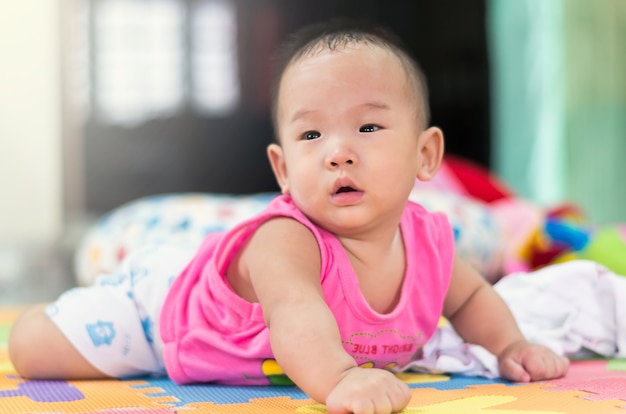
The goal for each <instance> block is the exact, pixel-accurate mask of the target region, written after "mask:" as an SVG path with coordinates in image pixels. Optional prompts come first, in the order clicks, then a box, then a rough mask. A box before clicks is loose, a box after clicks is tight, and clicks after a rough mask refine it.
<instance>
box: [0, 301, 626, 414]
mask: <svg viewBox="0 0 626 414" xmlns="http://www.w3.org/2000/svg"><path fill="white" fill-rule="evenodd" d="M18 312H19V311H18V310H14V309H4V310H2V309H0V413H2V414H14V413H20V414H22V413H24V414H26V413H28V414H58V413H76V414H92V413H98V414H122V413H124V414H172V413H180V414H195V413H216V414H217V413H242V414H243V413H268V414H269V413H276V414H283V413H284V414H287V413H325V412H326V410H325V408H324V406H323V405H320V404H318V403H316V402H315V401H313V400H311V399H309V398H308V397H307V396H306V395H305V394H304V393H303V392H302V391H300V390H299V389H297V388H296V387H291V386H267V387H232V386H219V385H211V384H203V385H185V386H181V385H176V384H175V383H173V382H172V381H170V380H168V379H165V378H138V379H132V380H105V381H33V380H25V379H23V378H21V377H19V376H18V375H17V374H16V373H15V370H14V369H13V366H12V365H11V363H10V361H9V358H8V352H7V339H8V334H9V329H10V326H11V324H12V323H13V321H14V320H15V318H16V317H17V315H18ZM401 378H402V379H403V380H405V381H406V382H407V383H408V384H409V385H410V387H411V389H412V393H413V397H412V399H411V402H410V403H409V405H408V407H407V408H405V409H404V410H403V411H402V413H405V414H418V413H419V414H431V413H432V414H441V413H461V414H477V413H485V414H522V413H533V414H557V413H561V414H610V413H616V414H626V361H624V360H588V361H574V362H572V365H571V368H570V371H569V372H568V374H567V376H566V377H564V378H561V379H558V380H553V381H545V382H538V383H531V384H515V383H510V382H506V381H500V380H489V379H485V378H479V377H465V376H459V375H429V374H418V373H406V374H402V375H401Z"/></svg>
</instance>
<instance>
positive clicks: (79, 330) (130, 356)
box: [9, 22, 568, 413]
mask: <svg viewBox="0 0 626 414" xmlns="http://www.w3.org/2000/svg"><path fill="white" fill-rule="evenodd" d="M278 63H279V65H278V77H277V81H276V86H275V90H274V105H273V121H274V125H275V131H276V135H277V142H276V143H272V144H270V145H269V147H268V149H267V154H268V157H269V161H270V164H271V166H272V169H273V172H274V174H275V176H276V180H277V182H278V185H279V186H280V189H281V193H282V194H281V195H279V196H277V197H276V198H275V199H274V200H273V201H272V202H271V203H270V205H269V206H268V208H267V209H266V210H265V211H264V212H263V213H262V214H260V215H258V216H257V217H254V218H252V219H250V220H247V221H245V222H244V223H242V224H240V225H238V226H236V227H235V228H233V229H232V230H230V231H227V232H225V233H219V234H218V233H214V234H211V235H209V236H208V237H207V238H206V240H205V241H204V242H203V244H202V246H201V247H200V248H199V249H195V251H191V250H190V249H188V248H186V247H182V246H153V247H149V248H145V249H142V250H140V251H137V252H135V253H134V254H132V255H131V256H130V257H129V258H128V259H127V260H126V261H125V262H124V263H123V265H122V266H121V268H120V269H119V271H118V272H116V273H115V274H112V275H105V276H101V277H100V278H99V279H98V280H97V281H96V283H95V284H94V286H91V287H88V288H76V289H73V290H70V291H69V292H67V293H65V294H64V295H62V296H61V297H60V298H59V299H58V300H57V301H56V302H55V303H54V304H51V305H41V306H38V307H35V308H33V309H31V310H29V311H27V312H25V314H24V315H23V316H22V317H21V318H20V319H19V320H18V321H17V323H16V324H15V326H14V328H13V331H12V333H11V337H10V344H9V352H10V356H11V360H12V362H13V364H14V366H15V368H16V370H17V371H18V372H19V373H20V374H21V375H23V376H25V377H30V378H64V379H76V378H106V377H127V376H134V375H142V374H151V375H169V377H170V378H172V379H173V380H174V381H176V382H178V383H196V382H217V383H223V384H240V385H241V384H243V385H246V384H250V385H258V384H269V383H272V382H273V379H275V371H276V369H277V367H279V369H280V370H279V373H280V372H283V373H284V374H285V375H286V377H288V378H289V379H290V380H291V381H293V382H294V383H295V384H296V385H298V386H299V387H300V388H301V389H302V390H303V391H304V392H306V393H307V394H308V395H310V396H311V397H312V398H314V399H315V400H317V401H319V402H321V403H325V404H326V406H327V409H328V411H329V412H330V413H350V412H353V413H389V412H393V411H398V410H401V409H402V408H404V407H405V406H406V405H407V404H408V402H409V400H410V398H411V393H410V391H409V388H408V386H407V385H406V384H405V383H404V382H402V381H400V380H399V379H398V378H397V377H396V376H395V375H394V374H393V373H392V371H394V370H401V369H402V368H403V367H405V366H406V365H407V364H408V363H409V362H411V361H413V360H415V359H418V358H419V357H420V354H421V350H422V346H423V345H424V344H425V343H426V342H427V341H428V339H429V338H430V337H431V335H432V334H433V332H434V331H435V329H436V327H437V324H438V321H439V319H440V317H441V316H442V315H443V316H445V317H446V318H447V319H448V320H449V321H450V322H451V323H452V325H453V326H454V328H455V329H456V331H457V332H458V333H459V334H460V335H461V336H462V337H463V338H464V340H466V341H468V342H471V343H475V344H479V345H482V346H483V347H485V348H486V349H487V350H489V351H490V352H492V353H493V354H495V355H496V356H497V357H498V361H499V369H500V373H501V375H502V376H503V377H504V378H508V379H510V380H513V381H521V382H526V381H534V380H544V379H550V378H555V377H559V376H562V375H563V374H564V373H565V372H566V371H567V368H568V360H567V359H566V358H564V357H561V356H558V355H556V354H554V353H553V352H552V351H550V350H548V349H547V348H545V347H542V346H539V345H533V344H530V343H528V342H527V341H526V340H525V339H524V337H523V336H522V334H521V333H520V331H519V329H518V327H517V325H516V323H515V320H514V319H513V317H512V315H511V313H510V311H509V310H508V308H507V306H506V304H505V303H504V302H503V301H502V300H501V299H500V297H499V296H498V295H497V294H496V293H495V292H494V290H493V289H492V288H491V286H490V285H489V284H488V283H486V282H485V280H484V278H483V277H481V275H479V274H478V273H477V272H476V271H475V270H474V269H473V268H471V267H470V266H469V265H468V264H466V263H465V262H464V261H462V260H461V259H459V258H458V257H456V256H455V254H454V240H453V234H452V230H451V227H450V225H449V223H448V221H447V219H446V217H445V216H444V215H442V214H440V213H429V212H428V211H426V210H425V209H424V208H423V207H421V206H420V205H417V204H415V203H412V202H409V201H408V197H409V193H410V192H411V189H412V188H413V185H414V182H415V179H416V178H417V179H419V180H422V181H428V180H430V179H432V178H433V176H434V175H435V173H436V172H437V169H438V168H439V165H440V163H441V160H442V156H443V152H444V141H443V134H442V131H441V130H440V129H439V128H436V127H432V126H429V110H428V102H427V90H426V83H425V80H424V77H423V75H422V72H421V70H420V69H419V67H418V65H417V63H416V62H415V61H414V60H412V59H411V58H410V57H409V55H408V54H407V53H406V52H405V51H404V49H403V48H402V46H401V45H400V43H399V42H398V41H397V40H396V39H395V38H394V37H393V36H391V35H390V34H389V33H387V32H385V31H383V30H381V29H376V28H370V27H363V26H360V25H356V24H352V23H345V22H343V23H342V22H332V23H329V24H321V25H313V26H309V27H307V28H305V29H303V30H301V31H299V32H298V33H296V34H295V35H294V36H292V37H291V38H290V39H289V40H288V41H287V43H286V44H285V45H284V47H283V48H282V49H281V51H280V54H279V61H278Z"/></svg>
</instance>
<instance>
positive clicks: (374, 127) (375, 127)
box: [359, 124, 380, 132]
mask: <svg viewBox="0 0 626 414" xmlns="http://www.w3.org/2000/svg"><path fill="white" fill-rule="evenodd" d="M379 129H380V127H379V126H378V125H373V124H368V125H363V126H362V127H361V128H359V132H376V131H378V130H379Z"/></svg>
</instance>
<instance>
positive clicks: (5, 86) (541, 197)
mask: <svg viewBox="0 0 626 414" xmlns="http://www.w3.org/2000/svg"><path fill="white" fill-rule="evenodd" d="M332 16H352V17H358V18H363V19H367V20H371V21H374V22H378V23H382V24H384V25H387V26H390V27H391V28H393V30H394V31H396V32H397V33H398V34H399V35H400V36H401V37H402V38H403V39H404V40H405V42H406V44H407V46H408V47H409V49H410V50H411V51H412V53H413V54H414V55H415V57H416V58H417V59H418V61H419V62H420V64H421V66H422V67H423V69H424V71H425V73H426V76H427V78H428V84H429V88H430V103H431V106H432V114H433V117H432V123H433V124H435V125H437V126H440V127H442V128H443V130H444V133H445V136H446V142H447V151H448V152H450V153H454V154H457V155H460V156H463V157H465V158H467V159H469V160H472V161H475V162H477V163H479V164H481V165H483V166H485V167H487V168H489V169H491V170H492V171H493V172H494V173H495V174H497V175H498V176H499V177H500V178H502V179H503V180H504V181H505V182H506V183H507V184H509V185H510V186H511V187H512V188H513V189H514V190H515V191H516V192H517V193H518V194H519V195H520V196H522V197H525V198H528V199H531V200H533V201H534V202H537V203H540V204H545V205H552V204H554V203H558V202H563V201H571V202H573V203H576V204H577V205H579V206H581V207H582V209H583V210H584V211H585V213H586V214H587V216H588V217H589V219H590V221H592V222H594V223H597V224H603V223H621V222H626V191H625V189H624V182H626V162H624V157H625V156H626V48H624V41H625V40H626V1H623V0H514V1H511V0H387V1H384V2H383V1H374V0H317V1H315V2H312V1H308V0H48V1H45V2H42V1H36V0H21V1H17V2H2V4H0V192H1V194H2V196H1V197H2V203H0V304H1V303H2V301H10V300H11V298H12V297H15V292H18V291H19V292H22V291H24V289H25V287H28V288H29V289H30V287H31V286H33V285H35V286H37V289H34V290H33V291H40V292H46V293H45V294H42V295H41V296H42V297H45V296H47V295H49V294H54V292H56V291H57V290H59V289H61V288H64V287H65V286H66V285H67V284H68V283H71V276H70V275H68V274H69V273H71V264H70V261H71V260H70V257H71V253H72V249H73V247H74V246H75V244H76V242H77V241H78V240H79V239H80V237H81V235H82V234H83V233H84V231H85V230H86V229H87V228H88V227H89V225H90V224H91V223H93V221H94V219H95V218H97V217H98V216H100V215H101V214H103V213H105V212H107V211H110V210H111V209H113V208H115V207H117V206H119V205H121V204H123V203H126V202H128V201H131V200H134V199H137V198H139V197H143V196H147V195H153V194H164V193H178V192H190V191H200V192H217V193H231V194H249V193H256V192H264V191H276V190H277V187H276V185H275V183H274V179H273V177H272V175H271V171H270V169H269V166H268V164H267V161H266V156H265V147H266V145H267V144H268V143H269V142H270V141H271V140H272V128H271V124H270V119H269V105H270V101H269V87H270V82H271V73H270V56H271V55H272V52H273V50H274V48H275V47H276V46H277V44H278V42H279V41H280V40H281V39H282V38H283V37H284V36H285V35H286V34H287V33H289V32H291V31H293V30H295V29H297V28H298V27H300V26H302V25H303V24H306V23H310V22H314V21H318V20H322V19H326V18H328V17H332ZM23 274H28V275H29V279H28V280H26V279H24V278H21V277H19V275H23ZM50 274H52V275H56V276H55V277H52V276H50ZM16 275H17V276H16ZM20 289H21V290H20ZM29 291H30V290H29ZM33 295H35V296H36V294H34V293H33ZM36 298H37V297H35V299H36Z"/></svg>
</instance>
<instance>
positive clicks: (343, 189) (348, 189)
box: [335, 187, 356, 194]
mask: <svg viewBox="0 0 626 414" xmlns="http://www.w3.org/2000/svg"><path fill="white" fill-rule="evenodd" d="M353 191H356V190H355V189H354V188H352V187H339V189H338V190H337V191H335V194H341V193H351V192H353Z"/></svg>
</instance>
